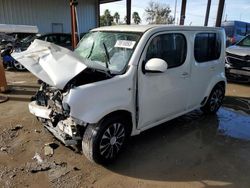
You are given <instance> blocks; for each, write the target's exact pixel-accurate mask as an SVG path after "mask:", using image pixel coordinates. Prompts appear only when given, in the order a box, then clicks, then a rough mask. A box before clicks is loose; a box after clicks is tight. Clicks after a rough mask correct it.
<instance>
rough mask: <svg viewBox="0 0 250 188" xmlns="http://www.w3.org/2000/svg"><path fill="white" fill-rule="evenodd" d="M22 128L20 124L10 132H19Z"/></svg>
mask: <svg viewBox="0 0 250 188" xmlns="http://www.w3.org/2000/svg"><path fill="white" fill-rule="evenodd" d="M22 128H23V126H22V125H20V124H18V125H16V126H15V127H13V128H11V129H10V130H11V131H18V130H19V129H22Z"/></svg>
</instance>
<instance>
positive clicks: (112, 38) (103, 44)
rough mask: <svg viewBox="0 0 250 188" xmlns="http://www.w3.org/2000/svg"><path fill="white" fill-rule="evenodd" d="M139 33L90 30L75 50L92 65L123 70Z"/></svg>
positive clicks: (113, 71) (114, 71) (117, 71)
mask: <svg viewBox="0 0 250 188" xmlns="http://www.w3.org/2000/svg"><path fill="white" fill-rule="evenodd" d="M140 36H141V34H140V33H128V32H106V31H105V32H102V31H98V32H90V33H88V34H86V35H85V36H84V37H83V38H82V40H81V41H80V42H79V44H78V46H77V48H76V49H75V52H76V53H77V54H78V55H79V56H80V57H82V58H84V59H89V60H90V63H93V64H92V65H88V66H92V67H95V66H97V67H98V66H99V67H100V66H101V67H103V68H104V69H106V70H108V71H109V72H111V73H120V72H122V71H123V70H124V68H125V67H126V65H127V64H128V61H129V59H130V57H131V55H132V54H133V51H134V49H135V46H136V44H137V42H138V41H139V38H140Z"/></svg>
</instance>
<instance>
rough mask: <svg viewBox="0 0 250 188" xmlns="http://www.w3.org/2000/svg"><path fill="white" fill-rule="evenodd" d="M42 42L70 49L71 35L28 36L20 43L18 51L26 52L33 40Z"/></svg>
mask: <svg viewBox="0 0 250 188" xmlns="http://www.w3.org/2000/svg"><path fill="white" fill-rule="evenodd" d="M35 39H39V40H43V41H47V42H51V43H54V44H56V45H59V46H62V47H65V48H68V49H72V44H71V34H68V33H48V34H45V35H40V34H39V35H38V34H37V35H35V36H28V37H26V38H24V39H22V40H21V41H20V45H19V49H20V51H24V50H27V48H28V47H29V46H30V44H31V43H32V42H33V41H34V40H35Z"/></svg>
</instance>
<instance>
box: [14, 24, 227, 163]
mask: <svg viewBox="0 0 250 188" xmlns="http://www.w3.org/2000/svg"><path fill="white" fill-rule="evenodd" d="M46 49H48V50H46ZM224 51H225V33H224V29H222V28H210V27H188V26H170V25H169V26H167V25H157V26H156V25H146V26H142V25H141V26H137V25H136V26H127V25H122V26H111V27H102V28H97V29H93V30H92V31H91V32H90V33H87V34H86V35H85V36H84V37H83V39H82V40H81V41H80V42H79V44H78V47H77V48H76V50H75V51H74V52H72V51H70V50H67V49H65V48H61V47H59V46H55V45H52V44H50V43H46V42H44V41H40V40H35V41H34V42H33V43H32V44H31V46H30V47H29V48H28V50H27V51H24V52H21V53H19V54H16V56H14V58H16V59H17V60H18V61H20V62H21V63H22V64H23V65H24V66H25V67H26V68H27V69H28V70H29V71H30V72H32V73H33V74H34V75H36V76H37V77H38V78H39V79H41V80H42V81H43V82H42V84H41V88H40V89H39V91H38V92H37V94H36V95H35V96H34V98H33V101H32V102H31V103H30V104H29V110H30V112H31V113H32V114H34V115H35V116H37V118H38V119H39V120H40V121H41V123H42V124H43V125H44V126H45V127H46V128H47V129H48V130H50V132H52V133H53V134H54V135H55V136H56V137H57V138H58V139H59V140H61V141H62V142H63V143H64V144H65V145H82V150H83V153H84V154H85V156H86V157H87V158H88V159H89V160H91V161H95V162H97V163H108V162H111V161H113V160H114V159H115V158H116V157H117V156H118V155H119V153H120V152H121V151H122V150H123V148H124V146H125V144H126V143H127V140H128V138H129V136H131V135H136V134H139V133H141V132H142V131H144V130H147V129H149V128H152V127H154V126H157V125H159V124H161V123H163V122H165V121H168V120H171V119H173V118H176V117H178V116H181V115H183V114H185V113H187V112H190V111H192V110H194V109H197V108H201V109H202V110H203V111H204V112H205V113H209V114H214V113H216V112H217V111H218V109H219V108H220V106H221V104H222V100H223V98H224V94H225V85H226V78H225V72H224V71H225V53H224Z"/></svg>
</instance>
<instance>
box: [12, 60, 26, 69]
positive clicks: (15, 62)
mask: <svg viewBox="0 0 250 188" xmlns="http://www.w3.org/2000/svg"><path fill="white" fill-rule="evenodd" d="M12 66H13V67H14V69H15V70H17V71H25V70H26V69H25V67H24V66H23V65H21V64H20V63H19V62H18V61H13V62H12Z"/></svg>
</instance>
